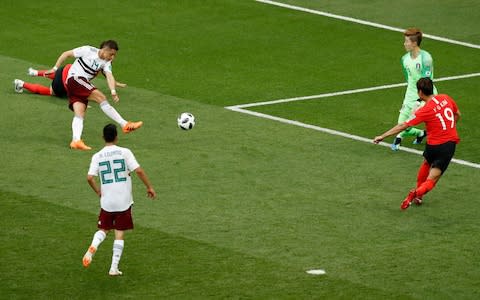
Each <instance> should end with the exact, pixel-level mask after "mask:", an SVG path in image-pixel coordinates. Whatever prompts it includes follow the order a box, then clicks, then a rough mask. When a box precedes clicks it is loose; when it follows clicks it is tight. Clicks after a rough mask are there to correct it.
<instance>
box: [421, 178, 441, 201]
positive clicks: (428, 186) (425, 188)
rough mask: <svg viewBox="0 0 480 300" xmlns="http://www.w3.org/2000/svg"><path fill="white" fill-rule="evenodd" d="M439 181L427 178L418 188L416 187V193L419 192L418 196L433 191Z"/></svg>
mask: <svg viewBox="0 0 480 300" xmlns="http://www.w3.org/2000/svg"><path fill="white" fill-rule="evenodd" d="M436 183H437V182H436V181H435V180H432V179H427V180H425V182H424V183H422V184H421V185H420V186H419V187H418V188H417V189H416V194H417V197H422V196H423V195H425V194H426V193H428V192H429V191H431V190H432V189H433V188H434V187H435V184H436Z"/></svg>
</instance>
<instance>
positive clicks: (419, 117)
mask: <svg viewBox="0 0 480 300" xmlns="http://www.w3.org/2000/svg"><path fill="white" fill-rule="evenodd" d="M424 108H425V106H423V107H421V108H419V109H418V110H417V111H416V112H415V116H414V117H413V118H412V119H410V120H408V121H407V122H405V124H407V125H408V126H409V127H410V126H415V125H418V124H420V123H422V122H424V121H425V119H426V117H427V115H426V110H425V109H424Z"/></svg>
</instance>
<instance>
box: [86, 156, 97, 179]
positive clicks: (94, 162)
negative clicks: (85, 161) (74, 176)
mask: <svg viewBox="0 0 480 300" xmlns="http://www.w3.org/2000/svg"><path fill="white" fill-rule="evenodd" d="M96 157H97V156H96V155H94V156H92V161H91V162H90V168H88V175H92V176H98V162H97V159H96Z"/></svg>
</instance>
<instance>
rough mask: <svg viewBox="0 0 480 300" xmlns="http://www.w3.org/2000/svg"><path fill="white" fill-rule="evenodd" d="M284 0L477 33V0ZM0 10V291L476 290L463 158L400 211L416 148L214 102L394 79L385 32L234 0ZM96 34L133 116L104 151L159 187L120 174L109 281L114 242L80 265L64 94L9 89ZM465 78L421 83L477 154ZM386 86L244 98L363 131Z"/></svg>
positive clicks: (468, 154) (317, 295) (450, 66)
mask: <svg viewBox="0 0 480 300" xmlns="http://www.w3.org/2000/svg"><path fill="white" fill-rule="evenodd" d="M283 2H284V3H289V4H293V5H300V6H304V7H308V8H312V9H318V10H321V11H328V12H331V13H335V14H339V15H344V16H349V17H354V18H358V19H364V20H369V21H372V22H377V23H381V24H385V25H389V26H396V27H401V28H405V27H409V26H418V27H420V28H423V29H424V30H425V32H427V33H429V34H433V35H438V36H443V37H446V38H450V39H455V40H460V41H463V42H467V43H473V44H480V35H479V34H478V30H477V29H478V26H479V25H480V24H479V21H478V20H480V4H478V3H476V2H475V1H470V0H460V1H456V2H455V6H453V5H452V4H451V1H446V0H442V1H425V2H424V3H423V2H422V5H421V7H420V8H419V9H418V10H408V9H407V7H412V6H414V1H411V0H401V1H397V2H396V4H395V5H385V4H381V3H378V1H355V4H350V2H351V1H343V0H342V1H327V2H328V3H323V2H325V1H314V0H311V1H307V0H289V1H286V0H284V1H283ZM99 4H102V5H103V7H104V8H101V9H99V8H98V5H99ZM39 6H40V10H39V9H38V7H39ZM422 7H432V9H431V10H430V11H428V13H422V12H423V11H424V9H423V8H422ZM107 15H108V18H107V17H106V16H107ZM75 16H78V17H75ZM0 18H1V20H2V27H3V30H2V31H1V32H0V41H1V42H0V65H1V68H0V87H1V88H0V120H1V121H2V129H1V130H0V145H1V150H2V151H1V152H0V153H1V154H0V162H1V167H2V172H0V211H1V216H2V217H1V218H0V224H1V229H2V230H1V231H0V261H1V263H0V281H1V282H2V284H1V286H0V299H85V298H90V299H171V298H175V299H203V298H215V299H232V298H233V299H312V298H313V299H478V298H479V297H480V288H479V287H478V282H479V281H480V254H479V251H478V249H479V248H480V221H479V220H480V219H479V217H478V211H480V201H479V200H480V196H479V194H478V191H479V190H478V186H477V184H478V182H479V181H480V170H479V169H477V168H473V167H468V166H463V165H459V164H455V163H452V164H451V165H450V167H449V169H448V172H447V173H446V175H445V177H444V178H442V180H441V181H440V182H439V184H438V185H437V187H436V188H435V189H434V190H433V191H432V192H431V193H429V194H428V195H427V196H426V197H425V204H424V205H423V206H421V207H411V208H410V209H408V210H407V211H405V212H402V211H400V209H399V205H400V203H401V201H402V200H403V198H404V197H405V196H406V194H407V193H408V190H409V189H410V188H412V187H413V186H414V185H415V182H416V172H417V168H418V166H419V165H420V163H421V160H422V158H421V157H420V156H419V155H416V154H412V153H407V152H404V151H400V152H398V153H392V152H391V150H389V149H388V148H385V147H381V146H375V145H373V144H370V143H363V142H360V141H355V140H351V139H346V138H344V137H340V136H334V135H329V134H326V133H322V132H318V131H315V130H311V129H307V128H302V127H297V126H293V125H289V124H284V123H280V122H275V121H272V120H268V119H263V118H257V117H254V116H250V115H246V114H241V113H237V112H233V111H230V110H227V109H225V108H224V107H226V106H231V105H239V104H246V103H254V102H261V101H269V100H275V99H285V98H291V97H300V96H308V95H318V94H323V93H331V92H338V91H345V90H351V89H358V88H367V87H373V86H380V85H387V84H395V83H401V82H402V81H403V75H402V73H401V68H400V65H399V60H400V57H401V56H402V55H403V53H404V49H403V37H402V35H401V33H399V32H393V31H388V30H385V29H379V28H373V27H369V26H365V25H360V24H355V23H351V22H346V21H341V20H336V19H331V18H327V17H322V16H318V15H314V14H308V13H305V12H299V11H294V10H290V9H286V8H281V7H275V6H272V5H267V4H263V3H258V2H256V1H250V0H241V1H240V0H222V1H221V0H204V1H192V0H190V1H188V0H181V1H171V0H168V1H159V2H155V1H153V2H152V1H144V0H142V1H132V2H128V1H111V0H106V1H103V2H98V1H83V2H69V3H68V4H65V3H64V2H63V1H48V2H44V1H41V4H40V5H39V4H38V3H36V4H35V5H34V3H32V2H31V1H26V0H17V1H6V2H5V3H2V9H1V10H0ZM72 18H76V20H77V21H75V22H72ZM110 18H113V21H111V22H110V21H108V20H109V19H110ZM79 28H81V30H79ZM110 38H113V39H116V40H117V41H118V42H119V45H120V51H119V54H118V57H117V59H116V61H115V63H114V74H115V76H116V78H117V79H118V80H119V81H121V82H126V83H127V84H128V87H126V88H125V89H117V90H118V92H119V95H120V99H121V100H120V102H119V103H118V104H115V107H116V108H117V110H118V111H119V112H120V113H121V114H122V115H123V116H124V117H125V118H126V119H131V120H142V121H144V123H145V125H144V127H143V128H141V129H140V130H139V131H137V132H134V133H132V134H128V135H123V134H122V135H121V136H120V145H122V146H126V147H128V148H130V149H132V150H133V152H134V153H135V155H136V157H137V159H138V160H139V162H140V164H141V165H142V167H143V168H144V169H145V171H146V172H147V174H148V175H149V177H150V179H151V181H152V182H153V183H154V186H155V189H156V191H157V193H158V198H157V199H156V200H154V201H151V200H150V199H148V198H147V197H146V195H145V189H144V186H143V184H142V183H141V181H140V180H139V179H138V178H134V190H135V192H134V197H135V207H134V222H135V224H136V228H135V230H133V231H132V232H129V233H128V234H127V236H126V242H125V251H124V254H123V257H122V261H121V265H120V268H121V270H122V271H123V272H124V276H122V277H119V278H110V277H109V276H108V275H107V273H108V269H109V266H110V260H111V251H112V241H113V238H112V236H109V237H108V238H107V240H106V241H105V242H104V243H103V244H102V245H101V247H100V248H99V251H98V252H97V254H96V256H95V259H94V261H93V263H92V265H91V266H90V267H89V268H88V269H84V268H83V267H82V263H81V259H82V256H83V254H84V252H85V250H86V249H87V247H88V245H89V243H90V241H91V238H92V236H93V233H94V232H95V230H96V221H97V214H98V209H99V208H98V199H97V197H96V196H95V194H94V193H93V192H92V191H91V189H90V187H89V186H88V184H87V182H86V173H87V170H88V166H89V162H90V158H91V156H92V155H93V153H94V152H93V151H90V152H79V151H73V150H70V149H69V148H68V144H69V142H70V138H71V120H72V113H71V112H70V111H69V110H68V108H67V105H66V101H65V100H61V99H57V98H54V97H45V96H37V95H30V94H28V93H27V92H24V93H23V94H16V93H15V92H14V90H13V85H12V81H13V79H14V78H20V79H23V80H30V81H33V82H38V83H44V84H50V82H49V81H48V80H46V79H43V78H27V75H26V70H27V68H28V67H30V66H32V67H36V68H48V67H51V66H52V65H53V64H54V63H55V61H56V59H57V57H58V56H59V55H60V53H61V52H63V51H65V50H69V49H72V48H74V47H77V46H81V45H84V44H92V45H98V44H99V43H100V42H101V41H103V40H106V39H110ZM422 46H423V48H424V49H426V50H428V51H429V52H430V53H432V55H433V57H434V59H435V76H436V77H437V78H441V77H447V76H454V75H462V74H470V73H478V72H480V60H478V55H479V53H480V49H474V48H469V47H464V46H460V45H454V44H450V43H445V42H440V41H436V40H431V39H425V40H424V42H423V44H422ZM479 80H480V79H479V77H473V78H469V79H459V80H452V81H442V82H439V83H437V86H438V88H439V90H440V92H445V93H448V94H450V95H451V96H453V98H454V99H456V100H457V103H458V104H459V107H460V109H461V110H462V114H463V118H462V120H461V122H460V123H459V125H458V126H459V132H460V135H461V138H462V142H461V143H460V144H459V147H458V151H457V154H456V158H458V159H462V160H466V161H469V162H473V163H476V164H479V163H480V152H479V150H478V145H477V141H478V140H479V139H480V130H479V129H478V127H477V126H476V125H477V124H476V121H477V120H478V117H477V113H478V111H480V104H479V101H478V100H477V95H478V94H480V87H479ZM96 84H97V86H98V87H99V88H100V89H102V90H106V83H105V81H104V80H103V79H96ZM403 93H404V88H403V87H399V88H392V89H385V90H379V91H374V92H368V93H361V94H352V95H347V96H337V97H329V98H324V99H313V100H307V101H297V102H289V103H283V104H275V105H266V106H258V107H252V108H251V110H252V111H257V112H261V113H264V114H269V115H273V116H278V117H282V118H285V119H289V120H296V121H300V122H303V123H307V124H311V125H316V126H320V127H325V128H330V129H335V130H338V131H342V132H346V133H350V134H353V135H357V136H361V137H366V138H373V137H374V136H375V135H376V134H379V133H382V132H383V131H385V130H386V129H388V128H390V127H391V126H392V125H393V124H394V123H395V121H396V118H397V114H398V108H399V107H400V105H401V102H402V100H403ZM183 111H190V112H192V113H193V114H194V115H195V116H196V118H197V125H196V127H195V128H194V129H193V130H192V131H189V132H184V131H181V130H180V129H178V128H177V125H176V118H177V115H178V114H179V113H181V112H183ZM108 122H110V120H109V119H108V118H107V117H106V116H105V115H104V114H103V113H102V111H101V110H100V109H99V107H98V105H96V104H93V105H92V108H90V109H89V110H88V112H87V117H86V121H85V127H84V131H83V138H84V140H85V141H86V143H87V144H89V145H90V146H92V147H94V150H99V149H100V148H101V147H102V145H103V143H102V139H101V129H102V128H103V126H104V125H105V124H107V123H108ZM405 146H408V147H411V148H414V149H417V150H421V149H422V148H423V147H422V146H413V145H408V142H406V143H405ZM310 269H324V270H325V271H326V275H322V276H312V275H308V274H306V271H307V270H310Z"/></svg>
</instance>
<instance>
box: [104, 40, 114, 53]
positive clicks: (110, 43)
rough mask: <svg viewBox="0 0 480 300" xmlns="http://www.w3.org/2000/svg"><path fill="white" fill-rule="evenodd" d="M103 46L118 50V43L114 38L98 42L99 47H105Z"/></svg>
mask: <svg viewBox="0 0 480 300" xmlns="http://www.w3.org/2000/svg"><path fill="white" fill-rule="evenodd" d="M105 47H107V48H110V49H114V50H117V51H118V43H117V42H116V41H114V40H108V41H103V42H102V43H101V44H100V49H102V48H105Z"/></svg>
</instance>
